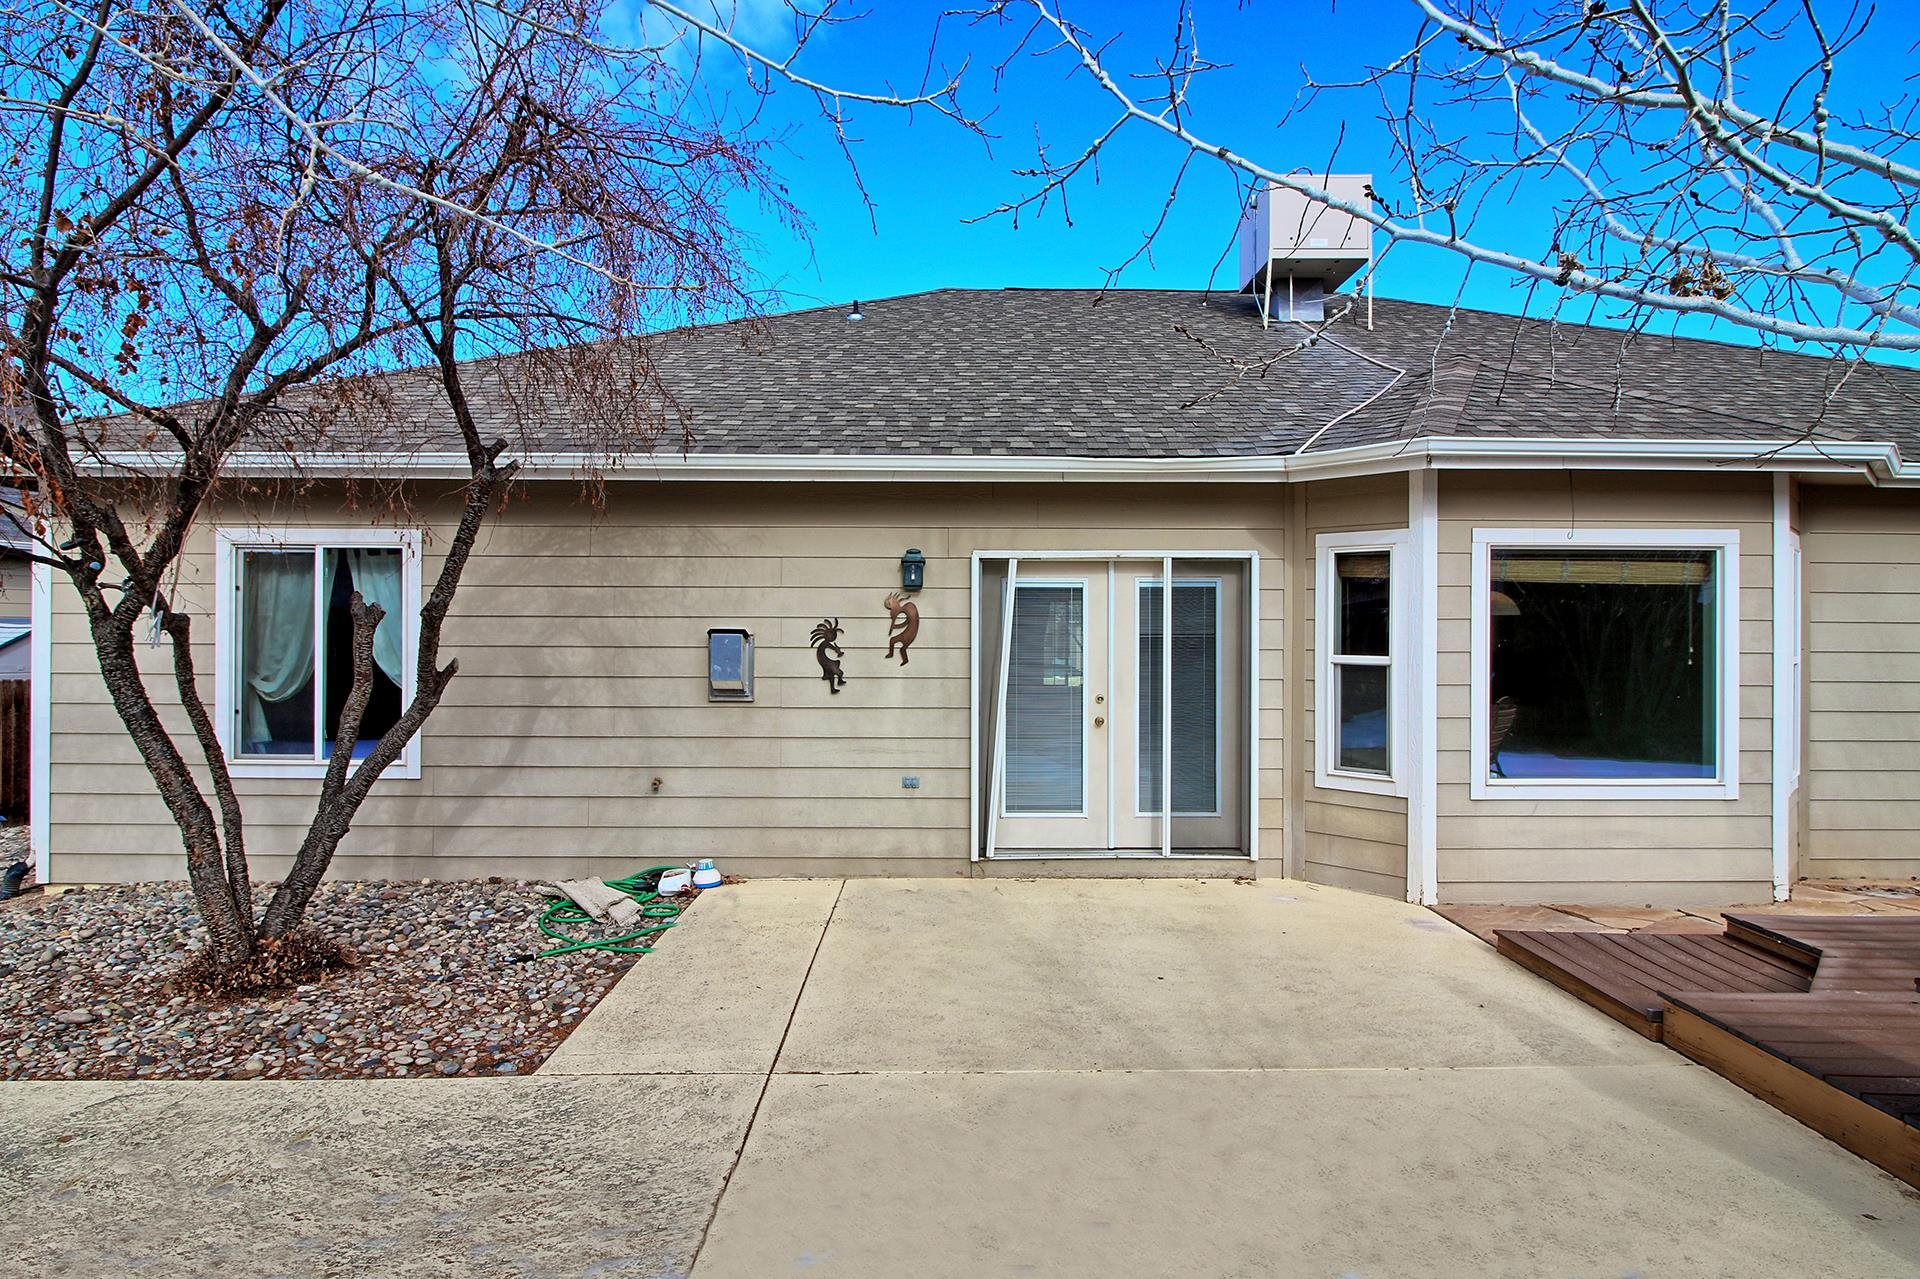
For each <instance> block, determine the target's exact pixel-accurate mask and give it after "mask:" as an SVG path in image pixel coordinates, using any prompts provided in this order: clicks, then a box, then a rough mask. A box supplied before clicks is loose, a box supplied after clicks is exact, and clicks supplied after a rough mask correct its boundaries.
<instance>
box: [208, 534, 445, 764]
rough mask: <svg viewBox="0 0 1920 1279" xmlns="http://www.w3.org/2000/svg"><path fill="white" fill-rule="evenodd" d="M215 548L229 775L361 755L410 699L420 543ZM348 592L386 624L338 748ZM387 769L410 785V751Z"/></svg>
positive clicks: (300, 541)
mask: <svg viewBox="0 0 1920 1279" xmlns="http://www.w3.org/2000/svg"><path fill="white" fill-rule="evenodd" d="M217 540H218V544H219V568H218V577H219V579H220V580H219V583H218V590H219V598H220V608H219V615H218V618H217V619H216V620H217V623H218V628H217V642H216V648H217V650H218V651H217V653H216V662H217V663H218V672H217V675H216V690H217V692H216V702H217V707H216V710H217V714H218V719H217V720H216V723H217V724H218V725H219V726H220V728H221V732H222V737H223V740H224V741H225V744H226V748H227V758H228V760H229V761H230V762H231V764H232V766H233V768H234V771H235V773H236V775H238V776H289V775H291V776H302V775H316V776H317V775H318V774H319V773H321V772H323V771H324V770H325V766H326V762H327V761H328V760H329V759H331V758H332V756H333V754H334V752H335V751H338V750H342V749H345V750H349V751H351V752H352V753H353V755H354V756H355V757H356V758H357V757H359V756H362V755H365V754H366V753H367V752H368V751H370V750H371V749H372V748H373V745H374V743H375V742H376V741H378V740H379V738H380V736H381V735H382V734H383V733H385V732H386V730H387V729H389V728H391V727H392V726H393V725H394V723H396V722H397V721H398V720H399V718H400V714H401V711H402V710H403V709H404V707H405V706H406V704H407V701H408V700H409V699H410V698H411V697H412V692H413V669H412V665H413V653H414V632H415V629H416V626H417V624H418V616H419V604H420V575H419V537H418V535H417V534H415V533H412V532H408V531H403V530H385V529H349V530H298V531H274V532H272V533H261V532H256V531H252V530H221V531H220V532H219V534H218V538H217ZM355 592H358V593H359V595H360V596H361V598H362V599H364V600H365V601H366V602H367V603H369V604H377V605H379V606H380V608H381V609H382V610H384V612H385V616H384V617H383V618H382V619H381V621H380V624H379V626H378V627H377V628H376V629H375V630H374V636H373V671H372V680H373V687H372V690H371V693H370V696H369V698H368V701H367V706H366V710H365V712H364V713H363V715H362V716H361V720H360V725H359V730H358V732H357V733H355V735H354V740H353V741H352V742H344V743H343V742H342V741H340V730H341V724H340V720H341V715H342V711H343V710H344V708H345V705H346V701H347V695H348V693H349V692H350V690H351V689H352V686H353V617H352V611H351V602H352V599H353V596H354V594H355ZM393 770H394V771H396V772H398V773H399V774H400V775H405V776H417V775H418V757H417V743H409V745H408V748H407V751H406V752H405V753H404V755H403V757H402V759H401V760H399V761H397V762H396V763H395V765H393Z"/></svg>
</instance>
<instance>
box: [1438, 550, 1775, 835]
mask: <svg viewBox="0 0 1920 1279" xmlns="http://www.w3.org/2000/svg"><path fill="white" fill-rule="evenodd" d="M1474 550H1475V566H1474V567H1475V586H1474V594H1475V601H1474V613H1475V627H1474V633H1475V636H1476V648H1477V651H1476V653H1475V655H1474V665H1475V688H1474V693H1473V696H1474V712H1475V714H1474V721H1475V724H1474V735H1475V739H1476V740H1475V750H1474V765H1473V766H1474V770H1475V774H1474V781H1475V785H1476V789H1477V790H1478V791H1480V792H1481V793H1483V794H1488V795H1493V794H1498V793H1500V792H1501V791H1503V790H1508V791H1513V792H1518V791H1522V790H1527V789H1530V788H1531V789H1533V790H1536V791H1538V792H1540V793H1549V792H1564V791H1568V790H1572V791H1575V792H1578V793H1580V794H1593V795H1605V794H1631V793H1633V792H1634V791H1635V790H1636V789H1638V788H1652V789H1653V790H1654V791H1655V792H1656V793H1674V794H1686V793H1689V792H1691V793H1702V794H1708V795H1710V796H1711V797H1715V798H1717V797H1720V796H1721V795H1723V794H1726V793H1729V792H1730V790H1731V787H1732V786H1733V785H1734V779H1733V776H1732V773H1733V771H1734V770H1733V766H1732V761H1733V760H1734V759H1735V758H1736V756H1735V754H1734V742H1733V737H1734V726H1735V724H1736V723H1737V721H1736V720H1735V719H1734V717H1733V711H1734V709H1735V704H1736V702H1737V696H1736V694H1737V686H1736V685H1735V683H1734V680H1735V679H1736V678H1737V666H1738V662H1737V653H1736V652H1735V651H1733V643H1734V639H1735V637H1736V636H1737V633H1738V632H1737V624H1736V623H1735V620H1734V618H1733V616H1732V613H1733V608H1734V601H1736V600H1737V599H1738V598H1739V597H1738V594H1737V591H1736V589H1735V587H1736V583H1735V582H1734V580H1733V579H1734V577H1735V575H1736V574H1737V572H1738V568H1737V563H1738V541H1737V536H1736V535H1735V534H1733V533H1720V532H1712V533H1696V532H1684V533H1683V532H1674V533H1667V532H1653V531H1648V532H1630V533H1619V532H1611V531H1600V530H1581V531H1579V533H1578V534H1577V535H1575V536H1572V537H1570V536H1569V534H1568V533H1567V532H1566V531H1565V530H1561V531H1558V532H1554V533H1542V534H1532V533H1527V532H1507V533H1504V534H1503V533H1502V532H1501V531H1499V530H1477V531H1476V533H1475V547H1474Z"/></svg>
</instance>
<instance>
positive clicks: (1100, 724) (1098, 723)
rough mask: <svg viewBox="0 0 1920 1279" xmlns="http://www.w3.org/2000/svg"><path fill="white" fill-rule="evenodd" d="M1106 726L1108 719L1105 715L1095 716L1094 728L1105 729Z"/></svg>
mask: <svg viewBox="0 0 1920 1279" xmlns="http://www.w3.org/2000/svg"><path fill="white" fill-rule="evenodd" d="M1106 725H1107V717H1106V716H1105V715H1095V716H1094V717H1093V726H1094V727H1095V728H1105V727H1106Z"/></svg>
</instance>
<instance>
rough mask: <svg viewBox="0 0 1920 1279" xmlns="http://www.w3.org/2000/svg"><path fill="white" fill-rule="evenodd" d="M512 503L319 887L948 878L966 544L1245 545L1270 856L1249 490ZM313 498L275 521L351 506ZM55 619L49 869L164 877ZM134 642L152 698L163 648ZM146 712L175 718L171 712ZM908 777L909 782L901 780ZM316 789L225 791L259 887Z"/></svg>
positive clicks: (1272, 679) (1265, 715)
mask: <svg viewBox="0 0 1920 1279" xmlns="http://www.w3.org/2000/svg"><path fill="white" fill-rule="evenodd" d="M524 493H525V500H519V499H516V500H515V501H514V502H513V503H512V504H511V505H510V506H509V508H508V510H507V511H506V512H505V513H504V514H502V515H501V516H499V517H497V518H496V519H495V520H494V521H493V523H492V524H491V525H490V526H489V528H488V529H487V530H486V531H485V532H484V533H483V535H482V538H481V541H480V545H479V547H478V551H477V554H476V556H475V559H474V561H473V563H472V565H471V567H470V568H469V570H468V574H467V579H466V584H465V585H464V586H463V588H462V590H461V593H460V596H459V598H458V600H457V602H456V604H455V609H454V616H453V618H452V619H451V620H450V622H449V624H448V628H447V637H446V646H445V652H444V654H443V656H445V657H458V658H459V661H460V675H459V677H458V678H457V679H456V680H455V681H454V682H453V685H452V687H451V688H450V689H449V691H448V693H447V697H446V700H445V702H444V703H443V704H442V706H441V708H440V710H439V711H438V712H437V713H436V714H435V715H434V717H433V718H432V720H431V721H430V722H429V723H428V725H427V728H426V730H425V733H424V737H423V741H422V743H421V747H422V751H423V755H422V760H423V768H422V774H421V777H420V778H419V780H417V781H410V780H399V779H384V780H382V781H381V782H380V783H379V785H378V787H377V788H376V790H375V793H374V796H373V797H372V798H371V799H370V800H369V801H368V803H367V805H366V806H365V808H364V809H363V810H362V811H361V814H360V818H359V820H358V821H357V822H356V823H355V825H354V829H353V831H352V833H351V834H350V835H349V836H348V838H347V842H346V843H345V844H344V845H343V847H342V850H341V856H340V859H339V862H338V864H337V868H336V873H337V874H339V875H342V876H360V877H386V876H428V875H432V876H458V875H476V874H508V875H527V876H546V875H551V874H557V873H561V872H563V871H565V872H575V871H578V872H591V873H602V872H611V871H617V870H624V869H629V868H632V867H634V866H640V865H647V864H651V863H654V862H658V861H664V860H670V859H671V860H678V859H683V858H687V857H692V856H700V855H710V856H714V857H717V858H720V859H721V861H722V863H723V865H724V866H725V867H727V868H729V869H737V870H740V871H742V872H744V873H750V874H762V875H766V874H843V873H844V874H862V873H878V874H921V875H952V874H965V873H967V871H968V869H969V863H968V849H967V832H968V820H967V804H968V772H967V740H968V667H967V658H968V634H969V617H968V612H969V607H970V605H969V592H968V582H969V556H970V555H971V554H972V553H973V552H974V551H976V550H994V551H1000V550H1008V549H1013V550H1087V551H1108V550H1115V551H1126V550H1143V551H1162V550H1171V551H1176V552H1180V551H1190V552H1194V553H1206V552H1218V551H1241V550H1249V549H1250V550H1254V551H1257V552H1259V553H1260V555H1261V557H1262V565H1261V568H1262V574H1263V576H1262V581H1263V589H1262V591H1261V599H1260V613H1261V626H1262V637H1263V642H1264V647H1265V649H1266V651H1265V652H1264V653H1263V654H1262V658H1261V673H1262V680H1261V688H1260V706H1261V708H1262V710H1261V716H1260V738H1261V741H1260V759H1261V763H1262V766H1263V767H1262V779H1263V783H1262V794H1263V796H1264V798H1263V800H1262V802H1261V806H1260V812H1261V825H1262V828H1263V830H1262V842H1263V844H1264V845H1265V846H1266V847H1267V848H1269V849H1271V850H1273V856H1274V857H1275V858H1276V859H1277V857H1278V852H1279V849H1280V847H1281V825H1282V816H1283V807H1284V806H1283V802H1282V799H1281V796H1282V789H1283V788H1282V769H1283V768H1284V763H1283V759H1284V755H1283V751H1282V747H1281V734H1282V731H1283V703H1282V696H1281V689H1282V675H1283V670H1282V660H1281V654H1282V652H1283V649H1282V645H1283V642H1284V632H1285V625H1284V613H1283V609H1282V600H1283V596H1284V589H1283V588H1284V584H1285V577H1284V574H1283V568H1282V561H1281V557H1280V550H1281V544H1282V536H1283V528H1282V526H1281V515H1280V507H1279V504H1278V503H1277V502H1276V500H1275V490H1274V489H1273V488H1272V487H1260V488H1256V487H1253V486H1225V485H1219V486H1214V485H1193V486H1187V487H1173V486H1167V485H1154V486H1118V487H1094V486H1080V485H1071V484H1036V485H1006V486H984V485H983V486H949V485H921V484H913V483H902V484H894V485H872V486H869V485H859V486H846V485H833V484H790V485H765V486H748V485H730V486H711V485H690V484H655V483H633V484H616V485H614V486H613V489H612V492H611V494H610V498H609V503H608V506H607V508H606V509H605V510H604V511H602V512H598V513H596V512H594V511H592V510H590V509H586V508H583V507H581V506H580V505H578V504H577V503H576V502H574V501H573V500H572V498H573V487H572V486H571V485H567V484H558V485H553V486H551V487H541V486H536V485H529V486H527V488H526V489H525V490H524ZM426 509H427V510H428V511H429V513H430V514H431V515H434V516H437V517H438V520H439V522H440V527H439V529H438V530H437V534H438V535H437V537H436V530H435V529H434V527H433V523H434V521H432V520H429V533H428V548H427V563H426V565H425V570H424V577H425V579H426V580H427V581H428V582H431V580H432V575H433V574H434V573H435V572H436V571H437V569H438V564H439V561H438V555H439V551H438V549H437V546H439V545H443V544H444V536H445V527H444V521H445V519H446V518H447V515H448V512H449V511H450V510H451V509H452V508H451V507H450V506H448V505H445V504H441V505H438V506H432V505H429V506H428V507H427V508H426ZM313 510H314V514H312V515H311V516H310V517H309V518H305V519H303V520H302V521H301V522H302V523H309V524H312V525H316V526H352V525H358V524H364V523H365V517H364V516H362V515H356V514H353V513H340V514H335V513H334V512H332V511H330V510H329V509H328V505H327V504H326V503H324V502H318V503H316V504H315V506H314V508H313ZM220 522H222V521H219V520H210V521H209V528H210V527H211V525H212V524H215V523H220ZM234 522H240V521H239V520H237V519H236V521H234ZM910 546H917V547H919V548H921V549H922V550H923V551H924V552H925V553H926V556H927V586H926V589H925V590H923V591H922V592H920V594H919V596H918V597H917V603H918V605H919V607H920V612H921V626H920V636H919V639H918V642H917V643H915V644H914V646H913V648H912V650H911V660H910V662H909V664H908V665H907V666H906V667H904V668H902V667H900V666H898V665H897V664H894V663H891V662H889V661H888V660H887V659H886V658H885V657H884V652H885V649H886V643H887V640H886V636H887V615H886V612H885V610H884V609H883V608H882V600H883V599H884V597H885V596H886V595H887V594H888V593H889V592H890V591H894V590H897V589H898V588H899V583H900V567H899V560H900V555H901V552H903V551H904V550H906V549H907V548H908V547H910ZM211 547H212V535H211V532H210V531H207V532H205V533H203V534H202V536H201V537H200V538H199V539H198V540H197V541H196V543H195V558H194V559H193V561H192V563H191V564H190V565H189V566H188V570H189V571H188V573H187V580H186V581H185V582H184V583H183V588H182V591H181V596H182V598H184V599H187V600H189V601H191V602H192V604H193V606H194V607H195V608H196V610H197V612H198V613H199V615H198V616H197V617H196V619H195V638H196V641H197V642H198V660H199V664H200V671H201V674H202V679H203V687H204V688H205V689H206V691H207V694H208V696H209V697H211V694H212V689H213V664H214V663H213V622H212V619H211V618H210V617H208V616H207V615H206V611H205V610H206V603H207V598H206V597H207V595H208V594H209V593H210V591H209V589H208V587H207V585H206V584H207V583H210V582H211V580H212V572H213V569H212V555H211ZM56 613H57V615H56V622H55V627H54V654H53V668H54V671H55V675H54V687H53V699H54V708H53V751H52V756H53V802H52V819H53V839H52V842H53V853H54V858H55V861H54V873H55V875H56V877H58V878H60V879H66V880H89V879H100V880H107V879H133V878H155V877H169V876H176V875H178V874H180V873H181V859H180V854H179V843H178V838H177V836H176V834H175V832H174V829H173V827H172V824H171V823H170V822H169V821H168V819H167V815H166V813H165V810H164V809H163V808H162V806H161V804H160V802H159V799H158V797H157V795H156V794H155V792H154V788H153V784H152V782H151V780H150V779H149V778H148V777H147V775H146V774H145V772H144V770H143V769H142V768H141V767H140V765H139V763H138V762H137V760H136V758H135V756H134V753H133V750H132V747H131V745H130V744H129V743H128V742H127V741H126V739H125V735H124V731H123V730H122V729H121V728H120V725H119V722H118V720H117V719H116V718H115V716H114V714H113V711H112V709H111V707H110V706H108V705H107V704H106V700H105V694H104V690H103V688H102V687H101V683H100V677H99V674H98V670H97V667H96V666H95V664H94V660H93V654H92V650H91V647H90V646H89V645H88V643H87V639H86V634H85V628H84V625H83V623H82V621H81V619H80V617H79V616H78V614H77V613H76V611H75V610H74V609H73V607H72V605H71V602H70V600H69V599H68V598H67V596H66V594H65V593H63V592H61V591H56ZM826 616H837V617H839V618H840V621H841V624H842V625H843V626H844V627H845V628H846V634H845V636H844V637H843V639H842V645H843V647H844V648H845V649H846V657H845V659H844V665H845V670H846V674H847V684H846V687H845V689H844V690H843V691H842V692H840V693H839V694H837V695H835V694H829V693H828V691H827V688H826V686H825V684H824V683H823V682H822V680H821V679H820V669H819V666H818V665H817V663H816V661H815V658H814V654H813V650H812V648H811V647H810V645H809V643H808V638H807V636H808V632H809V631H811V630H812V628H813V627H814V625H815V624H816V623H817V622H819V620H820V619H821V618H822V617H826ZM724 626H743V627H746V628H747V629H749V630H751V631H753V632H754V634H755V637H756V641H757V646H756V661H755V665H756V674H757V687H756V700H755V701H754V703H753V704H751V705H726V704H719V705H715V704H710V703H709V702H708V701H707V697H706V694H707V688H706V631H707V628H708V627H724ZM141 655H142V659H143V662H144V663H145V665H146V667H147V669H148V670H149V671H150V672H152V673H154V675H156V676H157V677H158V678H156V679H154V681H153V684H152V686H153V687H154V689H155V690H156V692H162V691H164V689H165V687H166V684H167V677H166V675H165V671H166V654H165V651H164V650H163V649H158V648H155V649H148V648H146V647H145V645H144V644H143V645H142V649H141ZM162 700H163V701H167V700H171V699H166V698H164V697H163V698H162ZM168 714H169V715H170V717H171V719H172V721H173V722H175V723H176V724H177V723H178V721H179V713H178V707H177V706H174V707H172V709H171V710H170V711H168ZM908 775H912V776H917V777H918V778H919V779H920V785H919V788H918V789H916V790H907V789H904V788H903V787H902V786H901V778H902V777H903V776H908ZM655 778H658V779H659V780H660V787H659V789H658V790H657V791H656V790H655V789H654V787H653V781H654V779H655ZM317 788H318V783H317V782H315V781H309V780H295V779H269V780H244V781H242V782H241V783H240V789H241V791H242V793H243V794H244V795H245V796H246V800H247V813H248V822H249V825H248V830H249V841H250V847H251V848H252V849H253V851H254V852H255V853H257V854H261V855H262V856H260V857H259V859H258V865H259V869H260V873H261V874H262V875H263V876H266V877H272V876H275V875H277V874H279V873H280V872H281V870H282V869H283V868H284V865H285V860H284V859H285V857H286V856H287V855H288V854H290V853H291V851H292V849H293V848H294V847H295V846H296V845H297V842H298V840H299V837H300V835H301V833H302V831H303V830H304V828H305V823H306V820H307V818H308V816H309V815H310V813H311V809H312V802H313V796H314V795H315V794H316V792H317ZM1117 865H1119V866H1124V865H1125V863H1118V864H1117ZM1273 869H1274V870H1275V871H1276V872H1277V871H1278V869H1279V867H1278V864H1277V860H1276V863H1275V865H1274V866H1273Z"/></svg>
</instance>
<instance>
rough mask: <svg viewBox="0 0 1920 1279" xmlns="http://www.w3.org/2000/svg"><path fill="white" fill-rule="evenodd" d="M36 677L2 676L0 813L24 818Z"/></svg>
mask: <svg viewBox="0 0 1920 1279" xmlns="http://www.w3.org/2000/svg"><path fill="white" fill-rule="evenodd" d="M32 695H33V681H32V680H30V679H0V817H5V818H6V819H7V820H8V821H9V822H22V821H25V820H26V819H27V816H28V812H27V809H28V802H29V801H28V797H29V796H30V795H31V794H32V792H33V724H32V719H31V711H30V709H29V708H30V707H31V706H32V701H31V698H32Z"/></svg>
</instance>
